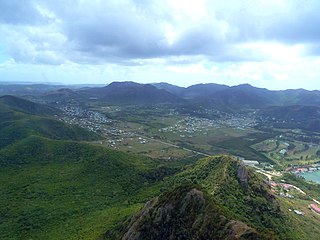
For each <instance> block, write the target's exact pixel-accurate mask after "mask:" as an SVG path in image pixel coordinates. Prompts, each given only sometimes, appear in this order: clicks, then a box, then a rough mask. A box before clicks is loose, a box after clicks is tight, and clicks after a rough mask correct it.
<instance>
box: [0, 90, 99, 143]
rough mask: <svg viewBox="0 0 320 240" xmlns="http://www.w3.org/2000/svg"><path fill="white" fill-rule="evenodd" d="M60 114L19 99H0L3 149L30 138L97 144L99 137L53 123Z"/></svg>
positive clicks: (0, 125)
mask: <svg viewBox="0 0 320 240" xmlns="http://www.w3.org/2000/svg"><path fill="white" fill-rule="evenodd" d="M57 112H58V110H56V109H53V108H50V107H47V106H45V105H40V104H36V103H33V102H30V101H27V100H23V99H20V98H16V97H12V96H5V97H2V98H0V136H1V137H0V139H1V141H0V148H2V147H5V146H8V145H10V144H12V143H14V142H16V141H19V140H22V139H24V138H26V137H28V136H30V135H37V136H43V137H48V138H51V139H61V140H94V139H97V138H98V136H97V135H96V134H93V133H91V132H89V131H87V130H85V129H83V128H80V127H77V126H71V125H68V124H65V123H63V122H61V121H58V120H55V119H53V118H52V117H51V116H50V115H52V114H55V113H57ZM40 113H41V114H40Z"/></svg>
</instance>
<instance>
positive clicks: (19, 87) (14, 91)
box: [0, 83, 63, 96]
mask: <svg viewBox="0 0 320 240" xmlns="http://www.w3.org/2000/svg"><path fill="white" fill-rule="evenodd" d="M62 87H63V85H53V84H31V83H21V84H11V83H0V96H1V95H15V96H23V95H41V94H43V93H45V92H47V91H52V90H57V89H59V88H62Z"/></svg>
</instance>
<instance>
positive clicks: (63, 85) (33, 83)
mask: <svg viewBox="0 0 320 240" xmlns="http://www.w3.org/2000/svg"><path fill="white" fill-rule="evenodd" d="M125 82H128V83H138V84H142V85H146V84H147V85H155V84H169V85H172V86H176V87H181V88H189V87H192V86H196V85H210V84H216V85H225V86H227V87H238V86H242V85H248V86H251V87H253V88H259V89H266V90H268V91H287V90H306V91H320V90H318V89H313V90H309V89H305V88H286V89H276V90H274V89H269V88H263V87H257V86H254V85H252V84H249V83H240V84H237V85H226V84H218V83H214V82H211V83H196V84H192V85H188V86H180V85H175V84H171V83H168V82H147V83H139V82H134V81H113V82H110V83H87V84H86V83H78V84H77V83H71V84H70V83H59V82H55V83H53V82H51V83H50V82H2V81H0V85H22V86H32V85H48V86H62V87H68V86H70V87H71V86H92V87H97V86H100V87H106V86H108V85H110V84H112V83H125Z"/></svg>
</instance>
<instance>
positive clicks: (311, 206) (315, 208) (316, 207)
mask: <svg viewBox="0 0 320 240" xmlns="http://www.w3.org/2000/svg"><path fill="white" fill-rule="evenodd" d="M310 208H311V209H312V210H313V211H315V212H316V213H319V214H320V207H319V205H317V204H315V203H312V204H310Z"/></svg>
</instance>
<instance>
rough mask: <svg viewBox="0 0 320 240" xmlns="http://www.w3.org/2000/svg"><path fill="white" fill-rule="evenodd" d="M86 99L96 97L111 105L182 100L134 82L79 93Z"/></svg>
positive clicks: (152, 87)
mask: <svg viewBox="0 0 320 240" xmlns="http://www.w3.org/2000/svg"><path fill="white" fill-rule="evenodd" d="M79 93H80V94H82V95H84V96H86V97H89V98H90V97H91V98H92V97H97V98H98V99H100V100H104V101H107V102H108V103H113V104H146V105H150V104H161V103H177V102H180V101H182V99H181V98H180V97H178V96H176V95H174V94H172V93H170V92H168V91H166V90H163V89H158V88H156V87H155V86H153V85H151V84H139V83H135V82H113V83H110V84H109V85H107V86H105V87H102V88H91V89H86V90H81V91H79Z"/></svg>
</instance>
